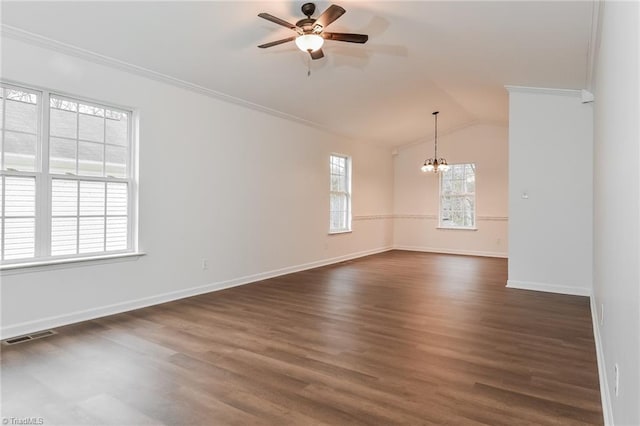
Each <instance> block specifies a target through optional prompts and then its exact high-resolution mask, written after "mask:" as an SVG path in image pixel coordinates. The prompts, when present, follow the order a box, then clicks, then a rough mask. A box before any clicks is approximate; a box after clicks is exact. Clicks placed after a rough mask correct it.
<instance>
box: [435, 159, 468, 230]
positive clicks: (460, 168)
mask: <svg viewBox="0 0 640 426" xmlns="http://www.w3.org/2000/svg"><path fill="white" fill-rule="evenodd" d="M475 226H476V165H475V164H473V163H470V164H451V165H450V167H449V170H447V171H446V172H444V173H442V174H441V175H440V227H442V228H460V229H464V228H468V229H473V228H475Z"/></svg>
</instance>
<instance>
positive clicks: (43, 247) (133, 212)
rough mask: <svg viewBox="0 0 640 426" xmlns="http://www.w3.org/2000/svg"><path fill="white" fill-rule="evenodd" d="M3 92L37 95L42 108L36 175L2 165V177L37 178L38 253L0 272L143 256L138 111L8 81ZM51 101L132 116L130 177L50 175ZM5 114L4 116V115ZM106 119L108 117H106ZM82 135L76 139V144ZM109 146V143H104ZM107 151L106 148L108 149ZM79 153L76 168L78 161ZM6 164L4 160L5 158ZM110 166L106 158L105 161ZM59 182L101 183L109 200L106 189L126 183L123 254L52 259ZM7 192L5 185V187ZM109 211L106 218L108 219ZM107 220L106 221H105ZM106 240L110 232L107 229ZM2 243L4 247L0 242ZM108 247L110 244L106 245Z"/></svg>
mask: <svg viewBox="0 0 640 426" xmlns="http://www.w3.org/2000/svg"><path fill="white" fill-rule="evenodd" d="M0 84H1V87H2V88H5V87H9V88H14V89H16V90H24V91H28V92H35V93H37V96H38V97H39V103H40V104H39V108H38V137H37V140H36V159H35V161H36V164H35V171H33V172H26V171H9V170H3V169H2V168H1V166H2V165H0V175H1V176H35V178H36V189H35V203H36V206H35V214H36V216H35V239H34V240H35V241H34V244H35V251H34V257H29V258H22V259H15V260H1V259H0V270H3V271H4V270H9V269H17V268H22V267H33V266H41V265H54V264H66V263H72V262H86V261H88V260H92V259H105V258H108V259H112V258H117V257H131V256H132V255H142V254H143V253H140V252H139V251H138V250H139V248H138V226H139V225H138V142H139V141H138V125H139V111H138V110H136V109H135V108H132V107H128V106H123V105H119V104H115V103H107V102H104V101H98V100H95V99H91V98H88V97H84V96H78V95H74V94H69V93H66V92H64V91H60V90H53V89H47V88H44V87H38V86H34V85H30V84H24V83H22V82H16V81H12V80H7V79H0ZM51 97H56V98H62V99H64V100H69V101H71V102H76V103H82V104H85V105H88V106H94V107H98V108H104V109H109V110H113V111H117V112H121V113H126V114H127V115H128V123H127V126H128V128H127V138H128V141H129V145H128V147H127V153H126V158H127V171H126V177H124V178H119V177H109V176H107V175H106V170H103V172H104V174H105V176H85V175H80V174H77V172H78V170H76V174H73V175H69V174H59V173H54V174H52V173H50V171H49V164H50V158H49V149H50V139H51V134H50V110H51V106H50V99H51ZM3 114H4V112H3ZM105 119H106V116H105ZM78 140H79V135H77V136H76V141H78ZM103 144H105V145H106V140H105V141H104V142H103ZM105 149H106V148H105ZM77 156H78V152H76V164H77V161H78V158H77ZM3 161H4V158H3ZM103 162H106V157H104V158H103ZM55 179H64V180H72V181H76V182H78V186H79V185H80V182H82V181H92V182H94V181H98V182H105V198H106V185H107V183H108V182H119V183H126V184H127V188H128V197H127V248H126V249H122V250H110V251H97V252H90V253H76V254H68V255H56V256H52V255H51V238H52V235H51V231H52V229H51V227H52V219H53V216H52V192H53V181H54V180H55ZM3 190H4V185H3ZM106 217H107V216H106V210H105V218H106ZM105 220H106V219H105ZM105 236H106V228H105ZM0 243H2V244H3V243H4V242H3V241H0ZM105 244H106V242H105Z"/></svg>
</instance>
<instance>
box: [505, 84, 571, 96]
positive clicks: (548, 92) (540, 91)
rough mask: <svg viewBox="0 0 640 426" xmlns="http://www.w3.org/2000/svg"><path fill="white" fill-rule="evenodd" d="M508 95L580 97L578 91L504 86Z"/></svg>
mask: <svg viewBox="0 0 640 426" xmlns="http://www.w3.org/2000/svg"><path fill="white" fill-rule="evenodd" d="M504 87H505V89H507V91H508V92H509V93H535V94H541V95H556V96H570V97H576V98H579V97H581V96H582V93H581V91H580V90H576V89H553V88H548V87H529V86H510V85H506V86H504Z"/></svg>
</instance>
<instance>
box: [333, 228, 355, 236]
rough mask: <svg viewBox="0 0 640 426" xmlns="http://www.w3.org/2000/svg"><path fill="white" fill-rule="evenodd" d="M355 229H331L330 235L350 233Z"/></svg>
mask: <svg viewBox="0 0 640 426" xmlns="http://www.w3.org/2000/svg"><path fill="white" fill-rule="evenodd" d="M352 232H353V231H352V230H351V229H345V230H344V231H329V235H340V234H350V233H352Z"/></svg>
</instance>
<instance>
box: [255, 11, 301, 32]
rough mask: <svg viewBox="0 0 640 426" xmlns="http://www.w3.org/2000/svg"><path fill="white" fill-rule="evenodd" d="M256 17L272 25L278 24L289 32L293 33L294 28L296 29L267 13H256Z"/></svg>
mask: <svg viewBox="0 0 640 426" xmlns="http://www.w3.org/2000/svg"><path fill="white" fill-rule="evenodd" d="M258 16H259V17H261V18H262V19H266V20H267V21H271V22H273V23H274V24H278V25H282V26H283V27H287V28H289V29H290V30H294V31H295V30H296V28H298V27H296V26H295V25H293V24H290V23H288V22H287V21H285V20H283V19H280V18H277V17H275V16H273V15H270V14H268V13H258Z"/></svg>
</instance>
